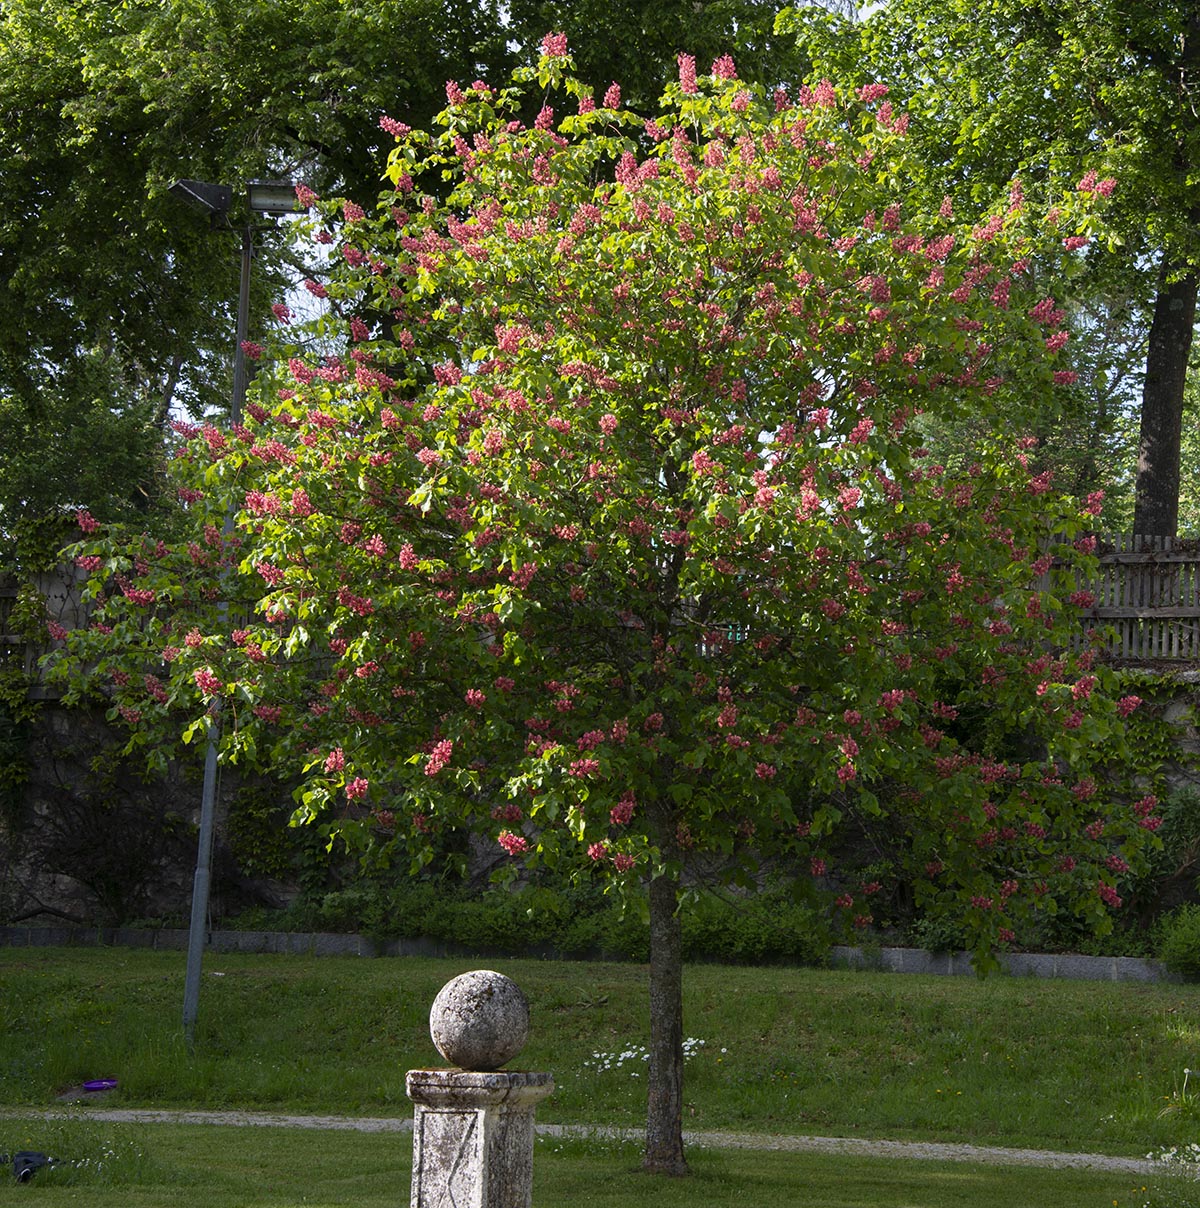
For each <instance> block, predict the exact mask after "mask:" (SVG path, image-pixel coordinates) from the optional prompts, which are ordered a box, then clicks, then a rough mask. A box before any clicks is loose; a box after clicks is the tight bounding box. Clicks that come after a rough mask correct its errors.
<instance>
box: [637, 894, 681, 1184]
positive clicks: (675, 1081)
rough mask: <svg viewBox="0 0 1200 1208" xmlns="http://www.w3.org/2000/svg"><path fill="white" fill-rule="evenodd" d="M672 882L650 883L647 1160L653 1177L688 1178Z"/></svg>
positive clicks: (645, 1164) (677, 933)
mask: <svg viewBox="0 0 1200 1208" xmlns="http://www.w3.org/2000/svg"><path fill="white" fill-rule="evenodd" d="M676 906H677V901H676V881H675V878H674V877H673V876H669V875H665V874H664V875H663V876H660V877H656V878H655V879H654V880H652V881H651V882H650V1072H649V1096H648V1101H647V1105H646V1156H645V1160H644V1161H643V1163H642V1168H643V1169H644V1170H646V1171H648V1172H650V1173H652V1174H675V1175H679V1174H687V1162H686V1161H684V1157H683V932H682V928H681V926H680V922H679V915H678V913H677V910H676Z"/></svg>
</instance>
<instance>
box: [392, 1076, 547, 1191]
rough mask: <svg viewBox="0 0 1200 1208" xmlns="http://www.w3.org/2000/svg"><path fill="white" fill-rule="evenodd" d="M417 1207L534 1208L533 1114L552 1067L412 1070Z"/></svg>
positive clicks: (410, 1093) (410, 1088) (408, 1085)
mask: <svg viewBox="0 0 1200 1208" xmlns="http://www.w3.org/2000/svg"><path fill="white" fill-rule="evenodd" d="M406 1090H407V1091H408V1097H409V1098H410V1099H411V1100H412V1101H413V1103H414V1104H415V1107H416V1111H415V1114H414V1116H413V1175H412V1208H530V1204H531V1202H532V1193H533V1115H534V1110H535V1108H536V1107H537V1105H538V1104H539V1103H540V1102H541V1101H542V1100H543V1099H545V1098H546V1096H547V1095H549V1094H550V1092H551V1091H553V1090H554V1079H553V1077H552V1076H551V1075H550V1074H533V1073H525V1072H514V1073H509V1072H506V1071H500V1072H496V1073H486V1074H485V1073H472V1072H468V1071H465V1070H409V1072H408V1077H407V1079H406Z"/></svg>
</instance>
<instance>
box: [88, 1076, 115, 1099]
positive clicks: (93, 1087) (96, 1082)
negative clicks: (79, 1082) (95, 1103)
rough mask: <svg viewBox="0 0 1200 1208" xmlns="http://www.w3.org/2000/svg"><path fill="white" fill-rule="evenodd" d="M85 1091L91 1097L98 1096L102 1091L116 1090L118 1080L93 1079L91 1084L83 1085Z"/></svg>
mask: <svg viewBox="0 0 1200 1208" xmlns="http://www.w3.org/2000/svg"><path fill="white" fill-rule="evenodd" d="M83 1089H84V1090H85V1091H86V1092H87V1093H88V1094H89V1095H96V1094H99V1093H100V1092H101V1091H112V1090H116V1089H117V1080H116V1079H115V1078H93V1079H92V1080H91V1081H90V1082H85V1083H84V1084H83Z"/></svg>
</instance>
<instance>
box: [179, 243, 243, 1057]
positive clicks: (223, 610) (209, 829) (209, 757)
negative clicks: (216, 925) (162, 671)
mask: <svg viewBox="0 0 1200 1208" xmlns="http://www.w3.org/2000/svg"><path fill="white" fill-rule="evenodd" d="M253 251H254V248H253V229H252V228H251V226H250V224H249V223H247V224H246V226H244V227H243V228H242V271H241V279H240V280H239V282H238V312H237V346H236V348H235V349H234V354H233V397H232V399H231V402H230V408H229V423H230V426H231V427H236V426H237V425H238V424H240V423H241V422H242V403H243V402H244V401H245V397H246V354H245V352H244V351H243V350H242V344H243V343H245V340H246V332H247V328H248V327H249V323H250V261H251V259H252V257H253ZM232 532H233V508H232V505H231V506H230V507H228V508H226V510H225V525H224V533H225V536H226V537H228V536H229V535H230V534H231V533H232ZM218 608H219V616H220V621H221V626H222V628H224V624H225V620H226V618H227V617H228V613H229V605H228V603H227V602H226V601H224V600H222V601H221V603H220V605H219V606H218ZM220 736H221V719H220V715H219V714H218V713H216V712H214V713H213V714H212V716H211V717H210V719H209V723H208V745H207V747H206V749H205V752H204V786H203V789H202V790H201V795H200V835H199V840H198V849H197V853H196V874H195V876H194V878H193V879H192V917H191V923H190V926H189V928H188V950H187V973H186V975H185V977H184V983H183V1034H184V1037H185V1039H186V1040H187V1043H188V1044H189V1045H191V1044H192V1042H193V1040H194V1039H195V1035H196V1016H197V1014H198V1013H199V1009H200V966H201V963H202V961H203V957H204V944H205V939H206V937H207V930H208V928H207V923H208V897H209V886H210V884H211V881H212V849H213V831H214V822H215V818H216V812H217V782H218V771H217V744H218V743H219V741H220Z"/></svg>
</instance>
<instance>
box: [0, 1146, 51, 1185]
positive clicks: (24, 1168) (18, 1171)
mask: <svg viewBox="0 0 1200 1208" xmlns="http://www.w3.org/2000/svg"><path fill="white" fill-rule="evenodd" d="M55 1161H56V1159H54V1158H52V1157H50V1155H49V1154H44V1153H37V1152H36V1151H34V1150H32V1149H22V1150H18V1151H17V1152H16V1153H15V1154H13V1155H12V1157H9V1155H8V1154H6V1153H4V1154H0V1166H6V1165H7V1164H8V1163H9V1162H11V1163H12V1168H13V1176H14V1177H15V1178H16V1180H17V1182H18V1183H28V1182H29V1180H30V1179H32V1178H33V1175H34V1172H35V1171H38V1170H41V1168H42V1167H43V1166H53V1165H55Z"/></svg>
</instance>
